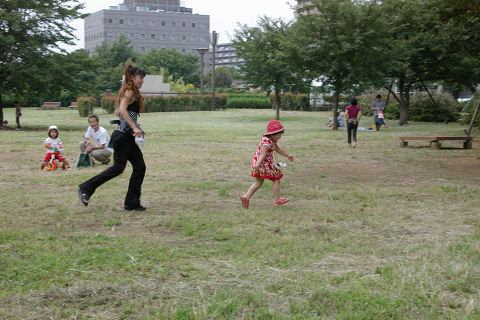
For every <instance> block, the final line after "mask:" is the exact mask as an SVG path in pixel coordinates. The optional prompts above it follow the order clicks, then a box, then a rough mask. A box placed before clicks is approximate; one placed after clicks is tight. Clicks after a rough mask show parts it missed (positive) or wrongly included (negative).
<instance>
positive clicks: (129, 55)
mask: <svg viewBox="0 0 480 320" xmlns="http://www.w3.org/2000/svg"><path fill="white" fill-rule="evenodd" d="M96 56H97V57H98V59H100V60H102V61H103V64H104V65H105V67H111V68H116V67H118V65H119V64H121V63H124V62H125V61H127V60H128V59H132V60H133V61H136V60H137V58H138V56H139V54H138V52H137V51H135V48H134V47H133V46H132V45H131V44H130V41H128V39H127V37H126V36H125V35H124V34H121V35H120V37H119V38H118V41H113V42H111V43H108V42H106V41H104V42H102V44H101V45H100V46H98V47H97V48H96Z"/></svg>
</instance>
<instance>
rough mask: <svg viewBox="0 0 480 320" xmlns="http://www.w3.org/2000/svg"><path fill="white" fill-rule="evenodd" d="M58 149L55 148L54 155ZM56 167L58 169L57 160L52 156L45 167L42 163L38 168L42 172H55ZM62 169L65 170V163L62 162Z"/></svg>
mask: <svg viewBox="0 0 480 320" xmlns="http://www.w3.org/2000/svg"><path fill="white" fill-rule="evenodd" d="M57 151H58V149H57V148H55V151H54V152H55V153H57ZM57 167H58V160H57V158H56V157H55V155H54V154H52V157H51V158H50V161H48V163H47V165H46V166H45V164H44V163H43V162H42V164H41V166H40V169H41V170H43V169H45V170H47V171H55V170H57ZM61 167H62V169H63V170H65V163H63V162H62V165H61Z"/></svg>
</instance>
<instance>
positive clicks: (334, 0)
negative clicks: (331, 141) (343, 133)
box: [285, 0, 386, 130]
mask: <svg viewBox="0 0 480 320" xmlns="http://www.w3.org/2000/svg"><path fill="white" fill-rule="evenodd" d="M378 12H379V7H378V5H376V3H374V2H364V3H363V2H360V1H359V2H358V3H357V2H356V1H338V0H312V1H311V4H310V5H307V6H304V7H303V9H302V10H301V11H299V18H298V20H297V22H296V23H295V24H294V25H293V27H292V30H291V33H290V37H289V38H288V39H289V42H287V43H285V46H288V48H289V52H290V53H289V56H290V57H291V63H293V64H295V65H296V67H297V68H298V70H303V71H302V76H303V77H306V78H318V79H319V80H320V81H321V84H322V87H323V88H324V89H326V90H329V91H330V92H333V95H334V110H333V119H337V117H338V105H339V100H340V95H341V94H343V93H352V92H353V91H354V90H355V89H356V90H359V89H360V88H361V86H362V85H366V84H370V83H377V84H378V83H383V81H384V80H383V77H382V73H381V69H382V65H383V64H384V63H385V61H386V58H385V55H384V53H383V51H382V48H381V46H382V43H383V35H382V33H381V30H382V21H381V20H379V19H376V18H375V17H377V16H378ZM332 128H333V130H336V129H337V123H336V121H335V122H334V126H333V127H332Z"/></svg>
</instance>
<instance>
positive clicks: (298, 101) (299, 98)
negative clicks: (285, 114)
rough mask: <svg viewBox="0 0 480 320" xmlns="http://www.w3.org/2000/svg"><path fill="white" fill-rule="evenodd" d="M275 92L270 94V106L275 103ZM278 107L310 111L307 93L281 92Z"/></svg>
mask: <svg viewBox="0 0 480 320" xmlns="http://www.w3.org/2000/svg"><path fill="white" fill-rule="evenodd" d="M274 102H275V93H273V92H272V93H271V94H270V103H271V105H272V108H274V105H275V103H274ZM280 108H281V109H282V110H302V111H310V99H309V97H308V95H307V94H301V93H298V94H295V93H289V92H287V93H281V94H280Z"/></svg>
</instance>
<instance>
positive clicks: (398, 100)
mask: <svg viewBox="0 0 480 320" xmlns="http://www.w3.org/2000/svg"><path fill="white" fill-rule="evenodd" d="M392 86H393V83H392ZM385 89H387V90H388V92H389V93H391V94H392V96H393V97H394V98H395V100H397V102H398V104H402V103H401V102H400V99H399V98H398V97H397V95H396V94H395V92H393V91H392V87H390V88H389V87H387V86H385Z"/></svg>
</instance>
